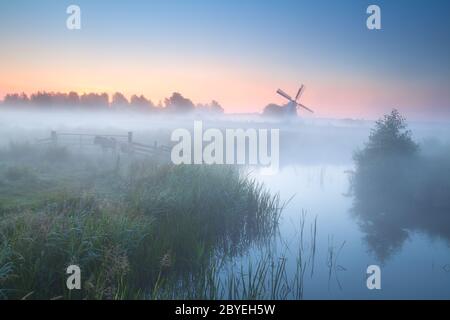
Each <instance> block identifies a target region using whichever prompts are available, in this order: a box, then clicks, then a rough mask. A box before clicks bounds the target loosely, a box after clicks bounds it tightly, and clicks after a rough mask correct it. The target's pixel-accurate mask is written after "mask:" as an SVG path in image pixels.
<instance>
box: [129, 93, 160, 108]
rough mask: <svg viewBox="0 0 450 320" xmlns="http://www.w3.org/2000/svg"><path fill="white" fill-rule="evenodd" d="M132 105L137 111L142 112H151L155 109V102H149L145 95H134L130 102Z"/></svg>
mask: <svg viewBox="0 0 450 320" xmlns="http://www.w3.org/2000/svg"><path fill="white" fill-rule="evenodd" d="M130 105H131V107H133V108H134V109H136V110H142V111H150V110H152V109H154V108H155V105H154V104H153V102H151V101H150V100H148V99H147V98H146V97H144V96H143V95H140V96H137V95H135V94H134V95H133V96H132V97H131V100H130Z"/></svg>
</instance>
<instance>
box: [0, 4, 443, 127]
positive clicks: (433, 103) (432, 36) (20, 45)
mask: <svg viewBox="0 0 450 320" xmlns="http://www.w3.org/2000/svg"><path fill="white" fill-rule="evenodd" d="M70 4H72V3H71V2H70V3H69V2H68V1H61V2H60V3H57V4H56V3H54V2H51V1H40V2H37V3H35V2H30V1H23V0H22V1H17V2H14V4H8V3H2V4H1V5H0V6H1V7H2V10H1V12H0V37H1V39H2V43H3V46H2V47H3V48H2V50H1V52H0V57H1V59H0V69H2V70H3V72H2V73H1V74H0V97H4V96H5V95H6V94H8V93H14V92H17V93H21V92H24V93H26V94H27V95H30V94H31V93H33V92H38V91H47V92H70V91H75V92H78V93H79V94H81V93H83V92H98V93H102V92H106V93H108V95H109V96H112V94H114V93H115V92H122V93H123V94H124V95H125V96H127V97H130V96H131V95H133V94H138V95H141V94H142V95H144V96H145V97H147V98H148V99H150V100H151V101H152V102H153V103H154V104H158V102H159V101H163V100H164V98H166V97H168V96H170V95H171V93H172V92H180V93H181V94H183V95H184V96H185V97H187V98H189V99H191V100H192V101H194V102H195V103H209V102H210V101H211V100H217V101H218V102H219V103H220V104H221V105H222V106H223V108H224V109H225V112H226V113H232V114H240V113H244V114H246V113H261V112H262V111H263V109H264V107H265V106H266V105H268V104H270V103H277V104H283V103H285V101H284V100H283V98H281V97H279V96H278V95H277V94H276V90H277V89H278V88H281V89H283V90H284V91H286V92H287V93H288V94H291V95H294V94H295V92H296V91H297V90H298V87H299V86H300V85H301V84H302V83H303V84H305V85H306V90H305V93H304V95H303V96H302V103H304V104H305V105H307V106H308V107H310V108H312V109H314V111H315V114H314V115H312V117H329V118H372V119H376V118H379V117H380V116H381V115H382V114H384V113H386V112H388V111H389V110H391V109H393V108H396V109H398V110H400V111H401V112H402V114H405V115H406V116H407V117H408V118H410V119H413V120H439V121H440V120H443V119H450V92H449V91H448V87H450V61H449V60H448V56H450V44H449V43H448V41H447V42H446V41H445V40H448V39H449V38H450V21H449V20H448V19H446V16H447V15H446V12H449V11H450V3H448V2H444V1H432V2H427V3H426V4H424V3H423V2H421V1H406V0H401V1H396V2H395V3H394V2H392V1H377V4H378V5H379V6H380V7H381V10H382V29H381V30H368V29H367V28H366V25H365V20H366V19H367V17H368V15H367V14H366V9H367V6H368V4H370V3H369V2H368V1H355V0H352V1H347V2H345V3H344V2H341V3H336V2H331V1H325V0H321V1H316V2H314V3H306V2H296V1H290V0H285V1H282V2H278V1H277V2H275V1H267V2H264V3H259V2H256V1H247V2H245V3H239V2H238V1H230V2H227V3H210V2H208V1H204V0H197V1H193V2H190V3H189V4H187V3H183V2H182V1H174V2H171V3H170V4H168V3H164V2H163V1H152V2H150V3H142V2H140V1H131V2H127V4H125V3H120V2H117V1H111V2H108V4H107V5H104V4H102V3H101V2H99V1H85V0H80V1H77V2H76V4H77V5H79V6H80V8H81V16H82V19H81V21H82V28H81V30H67V29H66V25H65V21H66V19H67V17H68V15H67V14H66V8H67V6H68V5H70ZM125 8H126V9H125ZM24 21H26V23H24ZM318 21H320V22H318ZM414 21H421V22H422V23H421V24H416V23H414ZM231 22H232V23H231ZM300 115H301V116H305V115H306V113H303V112H301V113H300ZM306 117H311V115H306Z"/></svg>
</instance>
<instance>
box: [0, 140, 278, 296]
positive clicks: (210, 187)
mask: <svg viewBox="0 0 450 320" xmlns="http://www.w3.org/2000/svg"><path fill="white" fill-rule="evenodd" d="M24 150H25V151H24ZM27 150H29V149H28V147H23V150H22V149H21V148H20V147H18V146H14V147H13V149H11V147H10V150H9V151H8V150H6V151H2V159H1V160H2V161H1V163H0V176H2V177H6V178H2V180H1V186H0V188H1V189H2V191H4V192H2V196H1V197H0V208H1V209H2V210H1V216H2V219H1V220H0V298H8V299H21V298H26V299H84V298H87V299H148V298H165V297H171V298H180V297H188V298H207V297H217V298H219V297H223V295H224V290H223V289H221V288H222V286H223V283H224V280H223V278H221V272H222V271H221V268H220V266H221V265H222V261H225V260H226V259H230V258H232V257H234V256H239V255H241V254H243V253H244V252H245V251H246V248H248V246H249V245H251V244H253V243H258V242H263V241H266V240H267V238H269V237H271V235H272V234H273V233H274V232H275V230H276V228H277V224H278V219H279V215H280V211H281V210H282V204H281V203H280V200H279V197H278V195H274V196H273V195H271V194H270V193H269V192H267V191H266V190H265V189H264V186H263V185H261V184H259V183H257V182H256V181H254V180H252V179H251V178H249V177H248V176H247V175H245V173H244V172H243V171H241V170H239V169H236V168H233V167H226V166H172V165H167V164H161V163H159V162H156V161H152V160H149V161H145V162H144V161H135V160H134V159H127V160H126V161H125V160H122V161H120V163H118V161H114V160H111V161H108V160H105V159H102V160H101V162H98V159H95V160H92V159H84V158H82V159H81V158H79V157H77V158H76V157H73V156H70V155H68V154H66V153H65V152H62V153H61V154H63V155H64V156H63V158H57V159H56V158H52V159H51V160H49V158H48V153H47V152H39V153H36V154H35V157H34V158H30V157H29V153H28V152H26V151H27ZM19 151H20V152H19ZM57 154H58V155H59V154H60V153H57ZM62 159H65V160H62ZM55 161H56V162H55ZM23 168H26V169H23ZM11 172H12V173H11ZM8 176H9V178H7V177H8ZM11 177H12V179H11ZM264 261H266V263H268V262H267V260H264ZM71 264H76V265H79V266H80V268H81V270H82V290H73V291H69V290H67V289H66V279H67V274H66V268H67V267H68V266H69V265H71ZM283 268H285V265H278V264H273V265H271V268H270V270H271V271H270V272H269V271H268V269H267V267H265V266H263V265H261V266H257V267H256V269H255V270H254V269H253V267H251V268H250V267H249V269H248V276H245V277H244V278H242V277H241V278H239V277H238V276H237V275H233V276H232V277H231V278H230V279H234V280H227V282H226V283H227V288H228V289H227V292H229V296H233V297H237V296H238V294H237V292H238V291H239V292H241V293H240V294H239V296H241V297H258V296H259V294H260V291H261V290H262V289H261V284H260V281H261V279H258V277H262V276H263V275H264V278H263V279H266V274H267V275H269V274H271V279H272V278H273V280H271V281H275V282H276V283H279V282H280V281H281V279H282V278H283V271H282V270H283ZM200 279H202V280H201V281H200ZM244 279H248V280H247V281H244ZM267 279H269V278H267ZM221 283H222V284H221ZM238 287H239V288H240V289H239V290H237V289H236V288H238ZM264 289H265V290H268V287H267V286H264ZM236 290H237V291H236ZM281 290H282V287H278V286H275V288H274V293H273V294H276V295H279V292H280V291H281Z"/></svg>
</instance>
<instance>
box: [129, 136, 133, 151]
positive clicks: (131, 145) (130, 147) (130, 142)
mask: <svg viewBox="0 0 450 320" xmlns="http://www.w3.org/2000/svg"><path fill="white" fill-rule="evenodd" d="M132 153H133V132H132V131H128V154H129V155H131V154H132Z"/></svg>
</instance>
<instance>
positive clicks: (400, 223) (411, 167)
mask: <svg viewBox="0 0 450 320" xmlns="http://www.w3.org/2000/svg"><path fill="white" fill-rule="evenodd" d="M448 163H449V161H448V158H445V159H444V158H442V157H441V158H440V159H430V158H417V159H398V158H397V159H389V160H385V162H384V163H382V164H380V163H378V164H377V165H376V166H373V167H371V168H370V169H367V170H364V171H360V172H358V173H357V174H355V175H354V176H353V177H352V180H353V183H352V184H353V187H354V190H352V191H353V192H352V193H353V195H354V203H353V208H352V210H351V211H352V213H353V215H354V217H355V218H356V220H357V222H358V225H359V227H360V229H361V231H363V233H364V234H365V236H364V238H365V241H366V243H367V245H368V247H369V249H370V251H372V252H373V253H374V254H375V255H376V257H377V258H378V259H379V260H380V261H386V260H387V259H389V258H390V257H391V256H392V255H393V254H394V253H396V252H397V251H398V250H399V249H401V248H402V246H403V244H404V243H405V241H406V240H407V239H408V238H409V236H410V235H411V234H412V233H414V232H419V233H423V234H426V235H428V236H430V237H431V238H439V239H443V240H444V241H446V242H447V243H449V244H450V179H449V173H450V166H449V164H448Z"/></svg>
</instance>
